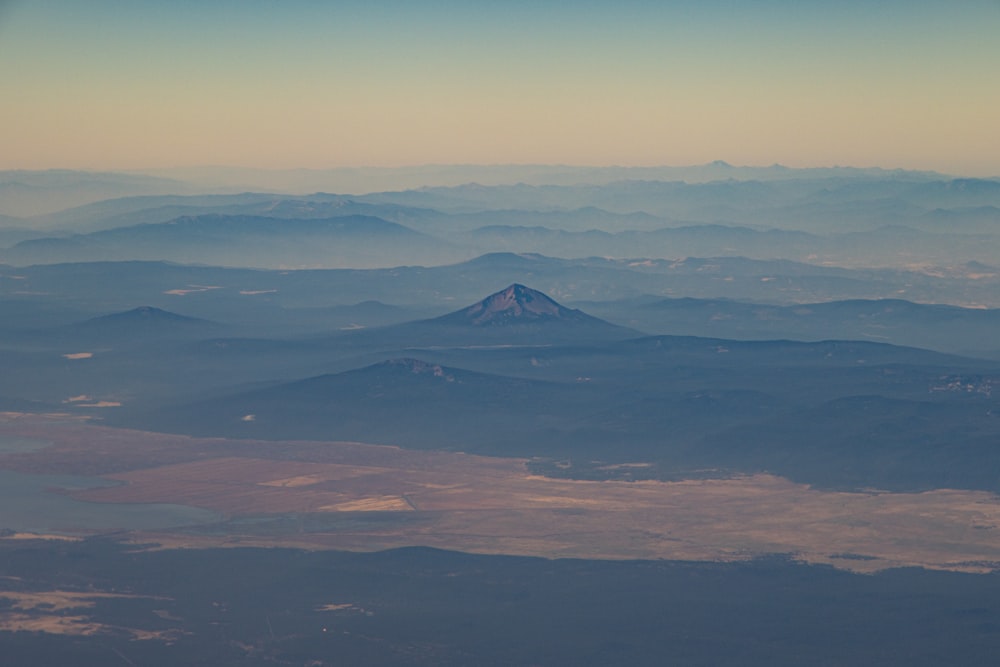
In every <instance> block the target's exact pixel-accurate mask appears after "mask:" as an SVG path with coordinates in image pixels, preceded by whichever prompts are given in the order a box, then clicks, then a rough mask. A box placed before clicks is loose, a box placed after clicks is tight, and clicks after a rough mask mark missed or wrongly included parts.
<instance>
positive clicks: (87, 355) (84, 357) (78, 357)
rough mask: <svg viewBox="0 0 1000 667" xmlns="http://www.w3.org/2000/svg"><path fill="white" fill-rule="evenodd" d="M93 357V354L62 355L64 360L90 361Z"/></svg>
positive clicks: (73, 353) (72, 353)
mask: <svg viewBox="0 0 1000 667" xmlns="http://www.w3.org/2000/svg"><path fill="white" fill-rule="evenodd" d="M92 356H94V353H93V352H70V353H69V354H64V355H63V358H65V359H90V358H91V357H92Z"/></svg>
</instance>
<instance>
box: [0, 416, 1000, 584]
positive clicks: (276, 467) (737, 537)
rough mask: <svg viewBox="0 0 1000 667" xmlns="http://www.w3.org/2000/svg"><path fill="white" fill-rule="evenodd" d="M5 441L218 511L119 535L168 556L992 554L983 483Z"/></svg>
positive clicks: (149, 437) (243, 447) (863, 559)
mask: <svg viewBox="0 0 1000 667" xmlns="http://www.w3.org/2000/svg"><path fill="white" fill-rule="evenodd" d="M0 435H4V436H7V437H19V438H30V439H35V440H44V441H47V442H50V443H52V444H51V445H49V446H47V447H44V448H39V449H34V450H32V451H19V452H11V453H7V454H4V455H2V456H0V467H2V468H3V469H6V470H11V471H16V472H21V473H31V474H67V475H88V476H99V477H101V478H103V479H106V480H109V481H112V482H117V484H116V485H114V486H104V487H98V488H85V489H75V490H62V491H59V490H56V491H57V492H61V493H65V494H69V495H70V496H71V497H73V498H75V499H77V500H79V501H86V502H89V503H108V504H118V503H170V504H179V505H188V506H193V507H197V508H202V509H205V510H211V511H213V512H216V513H217V514H218V515H221V516H222V517H223V519H222V520H221V521H219V522H217V523H208V524H204V523H203V524H200V525H186V526H177V527H176V528H170V529H163V528H157V529H155V530H142V529H138V530H133V531H130V532H129V533H128V534H127V535H126V536H125V537H126V538H127V539H129V540H131V541H133V542H136V543H143V544H155V545H160V546H163V547H205V548H207V547H216V546H284V547H299V548H307V549H338V550H353V551H377V550H383V549H390V548H397V547H404V546H425V547H436V548H441V549H451V550H458V551H464V552H469V553H481V554H506V555H520V556H538V557H545V558H598V559H611V560H619V559H667V560H701V561H733V560H745V559H749V558H753V557H758V556H763V555H766V554H773V553H784V554H789V555H791V556H792V557H794V558H795V559H798V560H802V561H804V562H808V563H825V564H829V565H833V566H835V567H838V568H842V569H848V570H852V571H857V572H873V571H878V570H882V569H886V568H890V567H901V566H920V567H925V568H929V569H947V570H958V571H967V572H985V571H990V570H992V569H994V568H995V567H996V564H997V563H998V562H1000V498H998V497H997V496H995V495H994V494H991V493H987V492H983V491H966V490H949V489H939V490H933V491H927V492H922V493H887V492H881V491H878V490H870V491H863V492H838V491H825V490H819V489H815V488H812V487H810V486H808V485H804V484H797V483H793V482H791V481H788V480H786V479H784V478H781V477H778V476H775V475H770V474H756V475H736V476H719V477H718V478H711V477H709V478H705V479H689V480H679V481H656V480H643V481H615V480H610V481H583V480H567V479H555V478H549V477H545V476H541V475H537V474H533V473H532V472H531V471H530V470H529V466H528V463H529V460H528V459H523V458H499V457H485V456H476V455H470V454H464V453H460V452H428V451H410V450H403V449H400V448H396V447H391V446H384V445H374V444H364V443H355V442H309V441H284V442H274V441H254V440H230V439H221V438H192V437H185V436H176V435H166V434H158V433H148V432H142V431H133V430H126V429H110V428H106V427H102V426H99V425H96V424H93V423H89V422H88V421H86V420H81V419H79V418H75V419H70V418H67V417H65V416H58V415H49V416H37V415H30V416H29V415H19V414H15V413H6V414H4V415H3V416H2V418H0ZM641 463H642V462H636V463H635V465H641ZM109 506H110V505H109ZM119 537H122V535H121V534H119Z"/></svg>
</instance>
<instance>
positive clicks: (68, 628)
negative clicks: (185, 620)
mask: <svg viewBox="0 0 1000 667" xmlns="http://www.w3.org/2000/svg"><path fill="white" fill-rule="evenodd" d="M136 597H140V596H135V595H123V594H118V593H96V592H95V593H80V592H74V591H42V592H30V593H29V592H20V591H16V592H15V591H0V600H3V601H5V602H6V603H7V604H8V605H9V609H10V610H11V611H6V612H0V631H7V632H47V633H50V634H59V635H95V634H99V633H109V632H115V633H118V632H121V633H126V634H128V635H131V637H132V638H133V639H167V638H169V636H170V633H169V632H150V631H145V630H137V629H133V628H123V627H118V626H109V625H104V624H101V623H95V622H94V621H92V620H91V619H90V618H89V617H88V616H86V615H84V614H81V613H76V614H67V613H66V612H80V611H82V610H86V609H91V608H93V607H94V605H95V604H96V603H97V601H98V600H100V599H102V598H136ZM153 599H160V598H153Z"/></svg>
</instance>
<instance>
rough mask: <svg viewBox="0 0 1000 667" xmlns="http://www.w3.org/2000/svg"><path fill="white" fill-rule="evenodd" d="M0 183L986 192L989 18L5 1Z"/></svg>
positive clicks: (870, 2) (990, 151)
mask: <svg viewBox="0 0 1000 667" xmlns="http://www.w3.org/2000/svg"><path fill="white" fill-rule="evenodd" d="M0 85H2V87H0V91H2V92H0V96H2V97H0V168H5V169H13V168H25V169H37V168H50V167H72V168H91V169H127V168H147V167H168V166H182V165H183V166H187V165H204V164H216V165H220V164H226V165H242V166H258V167H317V168H319V167H336V166H360V165H384V166H395V165H414V164H426V163H489V164H492V163H563V164H590V165H606V164H620V165H655V164H671V165H683V164H694V163H703V162H708V161H710V160H715V159H721V160H726V161H728V162H732V163H735V164H771V163H774V162H780V163H783V164H787V165H790V166H818V165H834V164H841V165H847V164H850V165H856V166H883V167H905V168H926V169H936V170H940V171H946V172H950V173H957V174H968V175H1000V0H953V1H952V2H945V1H944V0H941V1H939V2H924V1H922V0H898V1H897V0H890V1H888V2H885V1H874V0H863V1H862V0H840V1H837V2H833V1H830V2H827V1H822V2H821V1H817V0H794V1H793V0H742V1H740V0H729V1H723V0H700V1H699V0H690V1H687V0H685V1H670V0H660V1H658V2H654V1H646V0H616V1H614V2H610V1H608V2H604V1H601V2H597V1H588V0H574V1H573V2H569V1H557V0H533V1H530V2H529V1H521V0H507V1H506V2H495V3H486V2H472V1H466V2H461V1H458V0H454V1H448V0H439V1H435V2H424V1H422V0H410V1H407V2H403V1H399V2H383V1H380V0H368V1H365V2H362V1H354V0H330V1H321V0H280V1H279V0H199V1H197V2H195V1H193V0H172V1H170V2H167V1H165V0H13V1H12V0H0Z"/></svg>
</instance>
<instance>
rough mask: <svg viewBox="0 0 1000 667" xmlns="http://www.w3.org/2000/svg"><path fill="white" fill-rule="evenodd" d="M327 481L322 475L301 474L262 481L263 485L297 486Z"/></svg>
mask: <svg viewBox="0 0 1000 667" xmlns="http://www.w3.org/2000/svg"><path fill="white" fill-rule="evenodd" d="M322 481H325V478H324V477H323V476H322V475H299V476H298V477H286V478H285V479H275V480H272V481H270V482H260V485H261V486H280V487H285V488H288V487H296V486H309V485H311V484H319V483H320V482H322Z"/></svg>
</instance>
